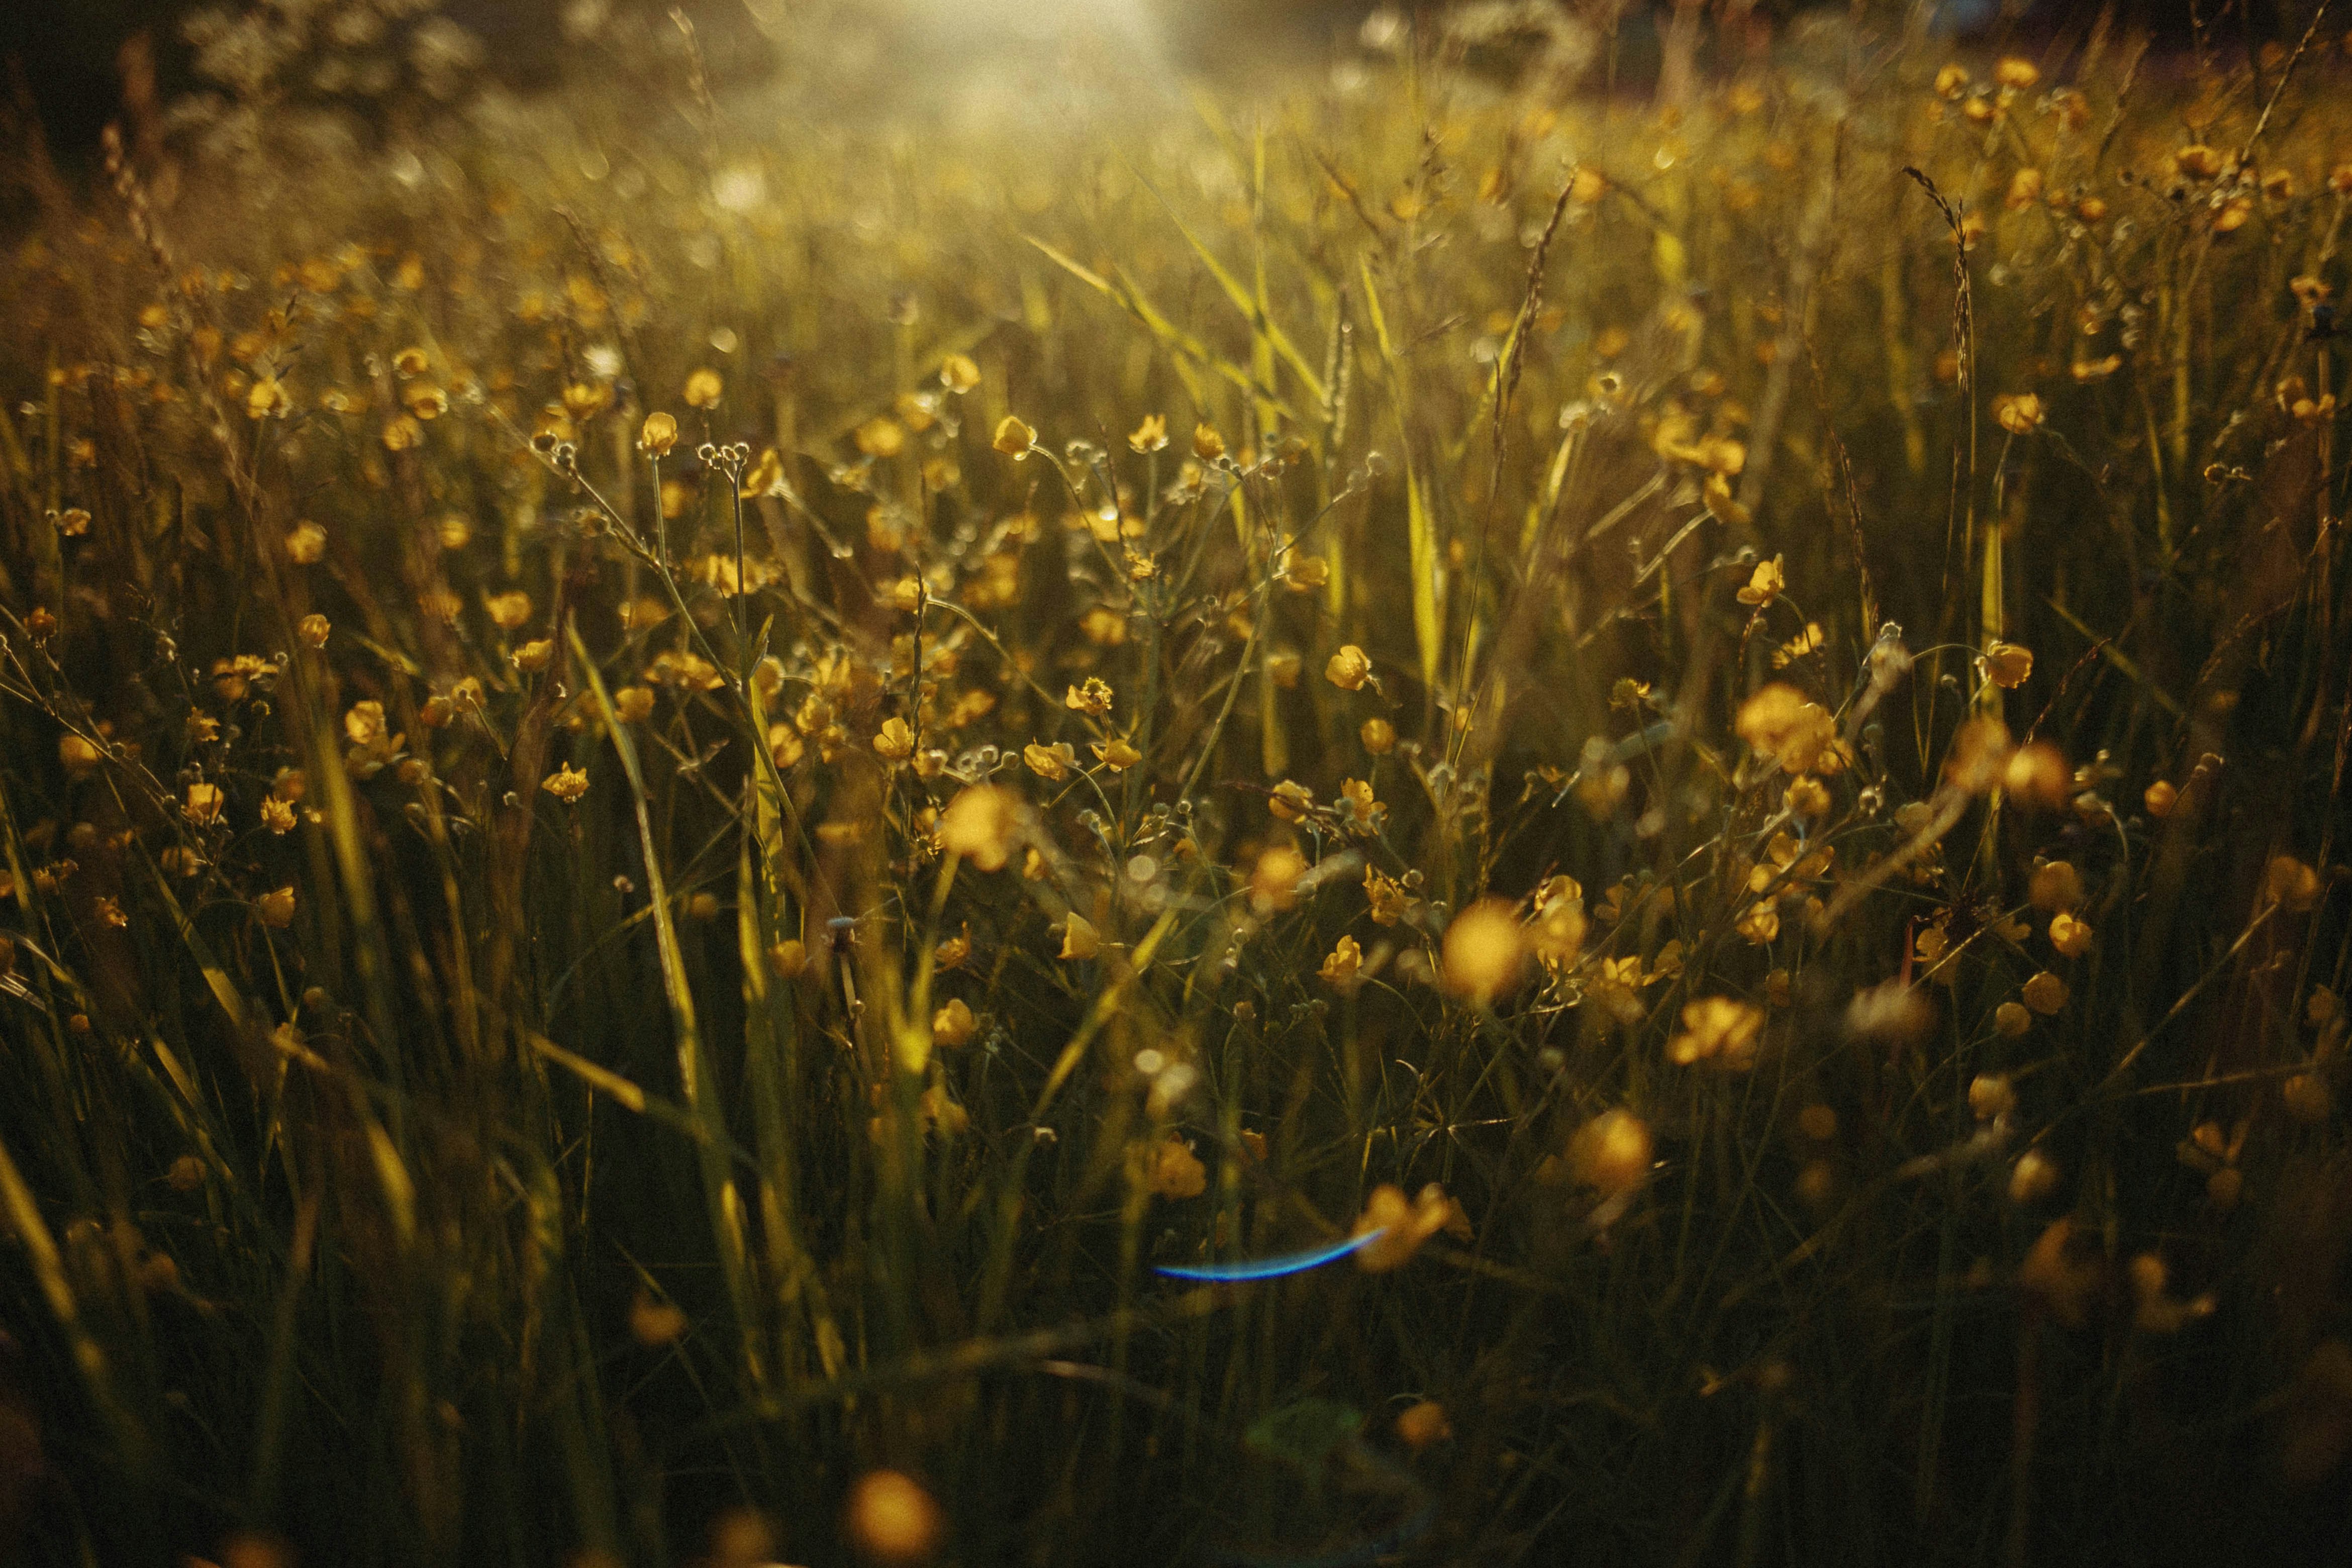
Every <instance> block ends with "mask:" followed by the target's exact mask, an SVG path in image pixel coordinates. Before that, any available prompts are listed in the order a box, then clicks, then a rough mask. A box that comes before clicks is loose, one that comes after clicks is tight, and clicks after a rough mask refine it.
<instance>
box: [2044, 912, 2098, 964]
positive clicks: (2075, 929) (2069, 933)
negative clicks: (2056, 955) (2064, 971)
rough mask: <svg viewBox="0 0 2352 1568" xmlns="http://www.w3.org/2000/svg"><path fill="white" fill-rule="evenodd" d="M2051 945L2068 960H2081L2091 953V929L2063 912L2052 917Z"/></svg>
mask: <svg viewBox="0 0 2352 1568" xmlns="http://www.w3.org/2000/svg"><path fill="white" fill-rule="evenodd" d="M2050 945H2051V946H2053V947H2054V948H2056V949H2057V950H2058V951H2059V952H2062V953H2063V954H2065V955H2066V956H2067V957H2068V958H2080V957H2082V956H2083V954H2084V953H2086V952H2090V951H2091V928H2090V926H2089V925H2088V924H2087V923H2085V922H2084V921H2079V920H2076V919H2075V918H2074V916H2073V915H2071V914H2068V913H2067V912H2066V911H2065V910H2059V911H2058V912H2057V913H2056V914H2054V915H2053V916H2051V917H2050Z"/></svg>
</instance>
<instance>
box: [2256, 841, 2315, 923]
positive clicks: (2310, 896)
mask: <svg viewBox="0 0 2352 1568" xmlns="http://www.w3.org/2000/svg"><path fill="white" fill-rule="evenodd" d="M2263 896H2264V897H2265V898H2267V899H2268V900H2271V901H2272V902H2273V903H2276V904H2277V905H2279V906H2280V907H2281V908H2282V909H2284V910H2286V911H2287V912H2288V913H2289V914H2297V915H2299V914H2302V913H2304V912H2305V911H2306V910H2309V909H2310V908H2311V907H2312V906H2313V905H2314V904H2316V903H2317V902H2319V873H2318V872H2316V871H2315V870H2313V869H2312V868H2310V867H2308V866H2306V865H2305V864H2304V863H2303V862H2302V861H2300V860H2298V859H2296V858H2294V856H2292V855H2279V856H2274V857H2273V858H2272V859H2271V863H2270V865H2269V866H2268V867H2267V868H2265V869H2264V870H2263Z"/></svg>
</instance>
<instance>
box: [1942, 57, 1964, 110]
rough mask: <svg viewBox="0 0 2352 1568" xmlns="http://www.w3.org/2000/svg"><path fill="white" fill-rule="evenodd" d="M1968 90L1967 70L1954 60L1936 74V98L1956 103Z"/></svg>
mask: <svg viewBox="0 0 2352 1568" xmlns="http://www.w3.org/2000/svg"><path fill="white" fill-rule="evenodd" d="M1968 90H1969V68H1968V67H1966V66H1964V65H1961V64H1960V63H1959V62H1958V61H1957V60H1954V61H1952V62H1951V63H1949V64H1948V65H1946V66H1944V67H1943V68H1941V69H1939V70H1937V72H1936V96H1937V97H1938V98H1943V99H1949V100H1952V101H1954V102H1958V100H1960V99H1961V98H1962V97H1964V96H1966V94H1967V93H1968Z"/></svg>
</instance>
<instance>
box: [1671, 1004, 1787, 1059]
mask: <svg viewBox="0 0 2352 1568" xmlns="http://www.w3.org/2000/svg"><path fill="white" fill-rule="evenodd" d="M1763 1031H1764V1009H1763V1008H1761V1007H1759V1006H1757V1005H1754V1004H1752V1003H1748V1002H1742V1001H1739V1000H1738V999H1737V998H1735V997H1730V996H1702V997H1700V998H1699V999H1698V1000H1697V1001H1696V1002H1693V1003H1690V1004H1689V1005H1686V1006H1685V1007H1684V1008H1683V1026H1682V1032H1681V1033H1679V1034H1677V1035H1675V1037H1674V1038H1672V1039H1671V1040H1669V1041H1667V1042H1666V1059H1667V1060H1669V1061H1671V1062H1673V1063H1674V1064H1675V1065H1676V1066H1677V1067H1689V1066H1691V1065H1693V1064H1694V1063H1696V1062H1703V1061H1711V1062H1714V1063H1715V1064H1716V1065H1717V1066H1718V1067H1722V1068H1727V1069H1730V1070H1732V1071H1735V1072H1737V1071H1742V1070H1745V1069H1746V1068H1750V1067H1753V1066H1754V1065H1755V1062H1756V1040H1757V1037H1758V1036H1759V1035H1761V1034H1762V1033H1763Z"/></svg>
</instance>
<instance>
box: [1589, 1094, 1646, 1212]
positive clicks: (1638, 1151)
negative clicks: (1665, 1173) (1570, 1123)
mask: <svg viewBox="0 0 2352 1568" xmlns="http://www.w3.org/2000/svg"><path fill="white" fill-rule="evenodd" d="M1654 1148H1655V1146H1654V1143H1653V1142H1652V1141H1651V1138H1650V1129H1649V1124H1648V1123H1646V1122H1644V1121H1643V1120H1642V1119H1641V1118H1640V1117H1638V1116H1636V1115H1634V1114H1633V1112H1632V1111H1630V1110H1622V1109H1620V1110H1604V1111H1602V1112H1601V1114H1600V1115H1598V1116H1596V1117H1594V1118H1593V1119H1592V1120H1591V1121H1588V1122H1586V1123H1585V1124H1584V1125H1583V1126H1582V1127H1580V1128H1579V1129H1577V1131H1576V1136H1575V1137H1573V1138H1571V1139H1570V1140H1569V1145H1568V1163H1569V1168H1570V1170H1572V1171H1573V1172H1575V1173H1576V1179H1577V1180H1578V1181H1580V1182H1582V1183H1583V1184H1585V1185H1586V1186H1588V1187H1591V1188H1594V1189H1596V1190H1597V1191H1599V1192H1601V1194H1604V1195H1605V1196H1608V1197H1616V1196H1619V1195H1620V1194H1625V1193H1630V1192H1632V1191H1633V1189H1634V1188H1636V1187H1638V1186H1640V1185H1641V1184H1643V1182H1644V1181H1646V1180H1647V1179H1648V1178H1649V1174H1650V1165H1651V1161H1652V1159H1653V1158H1654Z"/></svg>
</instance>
